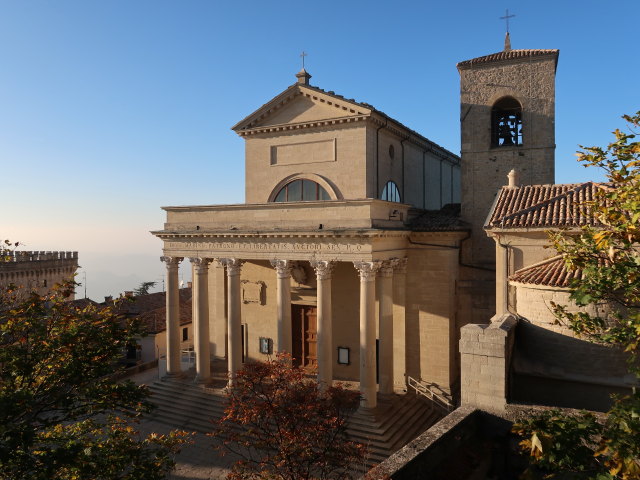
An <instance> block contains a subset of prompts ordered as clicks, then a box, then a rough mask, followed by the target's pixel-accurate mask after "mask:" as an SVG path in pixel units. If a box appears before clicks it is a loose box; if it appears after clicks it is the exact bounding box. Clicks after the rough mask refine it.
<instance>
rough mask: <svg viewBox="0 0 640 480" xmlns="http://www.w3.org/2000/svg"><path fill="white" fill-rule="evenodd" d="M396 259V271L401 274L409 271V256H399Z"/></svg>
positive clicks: (394, 267)
mask: <svg viewBox="0 0 640 480" xmlns="http://www.w3.org/2000/svg"><path fill="white" fill-rule="evenodd" d="M396 260H397V262H396V264H395V265H394V266H393V271H394V273H397V274H400V275H403V274H405V273H407V262H408V261H409V259H408V258H407V257H403V258H398V259H396Z"/></svg>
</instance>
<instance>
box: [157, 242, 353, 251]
mask: <svg viewBox="0 0 640 480" xmlns="http://www.w3.org/2000/svg"><path fill="white" fill-rule="evenodd" d="M364 247H365V246H364V245H362V244H352V243H336V242H331V243H329V242H327V243H325V242H321V243H320V242H319V243H300V242H264V241H262V242H251V241H248V242H247V241H245V242H175V241H173V242H165V244H164V248H165V249H167V250H173V249H175V250H196V251H217V252H220V251H234V252H235V251H245V252H258V251H268V252H319V253H332V252H333V253H357V252H362V251H364V250H365V249H364Z"/></svg>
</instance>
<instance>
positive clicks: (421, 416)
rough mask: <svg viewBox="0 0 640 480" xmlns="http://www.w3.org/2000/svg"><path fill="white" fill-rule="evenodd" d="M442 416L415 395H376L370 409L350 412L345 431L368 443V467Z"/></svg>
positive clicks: (354, 437)
mask: <svg viewBox="0 0 640 480" xmlns="http://www.w3.org/2000/svg"><path fill="white" fill-rule="evenodd" d="M443 417H444V415H442V414H441V413H440V412H438V411H437V410H434V409H433V408H432V407H431V406H430V405H429V402H427V401H426V400H425V399H423V398H422V397H420V396H418V395H413V394H406V395H389V396H384V397H383V396H382V395H380V396H379V397H378V406H377V407H376V409H375V410H374V411H373V412H367V411H363V410H358V411H356V412H355V413H354V414H353V415H352V417H351V419H350V420H349V424H348V426H347V433H348V434H349V436H350V437H351V438H352V439H353V440H355V441H357V442H360V443H363V444H364V445H367V446H368V447H369V458H368V459H367V466H368V467H369V468H371V467H372V466H373V465H375V464H378V463H380V462H382V461H383V460H385V459H386V458H387V457H389V456H390V455H391V454H393V453H394V452H396V451H397V450H399V449H400V448H402V447H403V446H405V445H406V444H407V443H409V442H410V441H411V440H413V439H414V438H416V437H417V436H418V435H420V434H421V433H422V432H424V431H425V430H427V429H428V428H430V427H431V426H432V425H433V424H435V423H436V422H437V421H439V420H440V419H441V418H443Z"/></svg>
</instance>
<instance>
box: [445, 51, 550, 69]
mask: <svg viewBox="0 0 640 480" xmlns="http://www.w3.org/2000/svg"><path fill="white" fill-rule="evenodd" d="M559 53H560V50H555V49H550V50H508V51H502V52H497V53H492V54H490V55H485V56H483V57H478V58H472V59H471V60H465V61H464V62H460V63H458V65H457V67H458V69H465V68H470V67H472V66H473V65H477V64H483V63H491V62H501V61H505V60H514V59H519V58H531V57H540V56H544V55H555V56H556V62H557V57H558V55H559Z"/></svg>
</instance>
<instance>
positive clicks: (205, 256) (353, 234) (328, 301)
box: [154, 200, 410, 408]
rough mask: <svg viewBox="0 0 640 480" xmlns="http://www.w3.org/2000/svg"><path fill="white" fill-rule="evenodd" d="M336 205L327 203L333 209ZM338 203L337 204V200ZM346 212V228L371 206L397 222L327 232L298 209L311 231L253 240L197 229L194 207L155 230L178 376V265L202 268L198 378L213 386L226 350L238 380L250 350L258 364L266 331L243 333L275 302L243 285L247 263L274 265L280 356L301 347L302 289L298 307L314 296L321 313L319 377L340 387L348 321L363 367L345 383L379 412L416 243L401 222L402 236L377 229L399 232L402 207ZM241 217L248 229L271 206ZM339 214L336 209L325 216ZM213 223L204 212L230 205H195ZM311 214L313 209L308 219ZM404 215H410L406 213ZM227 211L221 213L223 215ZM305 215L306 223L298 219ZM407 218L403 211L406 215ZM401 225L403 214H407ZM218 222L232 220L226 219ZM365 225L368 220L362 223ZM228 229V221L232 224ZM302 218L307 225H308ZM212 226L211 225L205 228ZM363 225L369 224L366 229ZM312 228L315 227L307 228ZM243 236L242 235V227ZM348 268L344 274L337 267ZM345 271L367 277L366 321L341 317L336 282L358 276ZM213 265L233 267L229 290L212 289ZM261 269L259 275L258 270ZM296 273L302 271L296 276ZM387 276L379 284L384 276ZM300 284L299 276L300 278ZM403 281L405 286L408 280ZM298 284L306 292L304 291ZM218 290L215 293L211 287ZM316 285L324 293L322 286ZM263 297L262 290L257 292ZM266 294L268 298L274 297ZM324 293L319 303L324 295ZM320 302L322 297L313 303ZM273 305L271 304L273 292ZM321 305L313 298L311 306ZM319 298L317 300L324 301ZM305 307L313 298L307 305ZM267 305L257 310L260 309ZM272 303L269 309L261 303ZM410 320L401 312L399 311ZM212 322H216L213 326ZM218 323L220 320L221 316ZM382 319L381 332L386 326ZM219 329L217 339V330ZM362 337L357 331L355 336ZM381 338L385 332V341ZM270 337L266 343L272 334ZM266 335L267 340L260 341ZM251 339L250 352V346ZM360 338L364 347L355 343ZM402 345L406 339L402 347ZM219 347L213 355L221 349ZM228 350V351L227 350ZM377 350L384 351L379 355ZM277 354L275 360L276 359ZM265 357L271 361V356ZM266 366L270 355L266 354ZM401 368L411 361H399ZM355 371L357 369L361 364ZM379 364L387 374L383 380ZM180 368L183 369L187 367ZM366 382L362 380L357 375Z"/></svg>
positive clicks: (362, 303)
mask: <svg viewBox="0 0 640 480" xmlns="http://www.w3.org/2000/svg"><path fill="white" fill-rule="evenodd" d="M325 203H326V202H325ZM330 203H333V202H330ZM338 203H340V209H341V210H342V215H343V218H344V219H343V221H344V222H345V223H346V221H347V220H348V218H347V217H348V216H349V214H351V213H352V210H356V212H353V214H354V216H355V215H357V213H359V212H361V210H362V208H363V206H365V207H368V208H369V209H370V211H375V212H378V213H381V212H384V211H385V209H384V208H383V207H386V210H387V215H382V217H383V218H369V225H368V227H369V228H363V229H354V228H342V229H340V230H337V229H335V228H334V229H331V230H328V229H324V228H323V229H322V230H320V229H318V228H315V229H313V230H312V229H310V228H309V227H310V226H311V225H314V226H317V225H319V220H318V219H315V218H313V217H314V215H313V213H314V211H315V209H314V206H313V205H311V206H309V205H307V204H300V203H298V204H290V205H288V210H289V213H290V215H291V217H294V218H295V217H299V218H300V219H302V218H304V217H306V218H307V222H308V223H307V225H302V224H299V225H298V227H299V228H296V229H295V230H293V231H290V230H284V229H277V230H276V229H275V228H274V227H273V224H271V228H270V229H269V230H268V231H267V230H264V229H262V228H261V229H260V232H259V233H257V232H255V231H254V232H251V231H248V230H245V229H244V228H243V229H242V230H239V229H235V230H232V229H229V228H227V229H225V230H224V231H221V230H220V229H218V228H215V227H216V226H218V227H223V225H215V224H211V223H210V224H209V225H207V227H208V228H207V229H206V230H205V229H204V228H203V227H202V226H200V225H195V226H194V225H189V224H188V221H189V219H190V217H191V214H192V213H193V212H192V208H190V207H167V208H166V210H167V212H168V219H169V222H168V223H167V224H166V225H165V229H164V230H163V231H160V232H154V234H155V235H157V236H158V237H160V238H161V239H162V240H163V241H164V254H165V255H164V256H163V257H162V260H163V261H164V262H165V263H166V266H167V290H168V295H167V312H168V313H167V326H168V328H167V331H168V339H169V340H168V353H167V358H168V359H169V362H168V365H169V366H168V372H169V373H170V374H175V373H178V372H176V368H177V367H176V360H175V358H179V352H178V351H177V350H178V348H179V346H176V345H175V343H176V342H175V340H173V339H174V337H176V336H177V335H178V333H179V332H178V331H177V325H178V322H177V318H178V316H179V312H178V308H179V306H178V304H177V301H176V300H175V299H176V298H177V293H176V292H177V289H178V282H177V265H178V263H179V262H180V261H181V260H182V259H184V258H188V259H190V261H191V262H192V264H193V265H194V294H195V301H194V323H195V325H194V328H195V331H196V332H197V335H196V339H197V341H196V344H195V351H196V373H197V380H198V381H201V382H207V381H208V379H209V378H210V367H209V361H208V360H209V359H210V358H211V351H212V350H214V351H224V352H226V357H227V364H228V373H229V382H231V383H232V382H233V381H234V377H235V373H236V372H237V371H238V370H239V369H240V368H241V366H242V354H243V348H244V351H245V352H246V353H247V354H248V355H249V357H252V358H256V355H255V350H256V348H255V347H256V346H258V341H256V340H258V339H256V338H255V337H256V336H257V335H258V334H259V332H258V333H254V331H253V330H259V328H258V327H257V326H253V325H252V328H251V329H250V330H249V331H246V332H245V333H244V337H243V333H242V325H243V324H247V323H249V324H250V323H251V322H250V321H249V322H247V319H248V318H247V317H248V314H249V312H248V311H247V312H243V310H252V309H254V310H255V309H256V308H258V306H260V307H263V308H262V309H263V310H266V311H268V310H269V309H267V308H264V307H266V306H267V305H265V304H268V303H270V302H269V301H268V300H267V301H263V300H262V298H253V297H251V295H252V293H251V291H250V290H251V289H252V288H253V284H251V282H250V281H248V280H247V278H246V277H248V276H249V275H245V276H244V279H243V272H242V270H243V268H244V265H245V264H250V265H253V266H255V265H256V264H258V265H261V266H265V265H269V266H270V267H271V269H272V270H271V273H269V274H266V272H265V273H264V274H263V275H264V276H261V280H260V282H261V283H260V284H259V285H260V286H261V290H262V289H264V288H265V287H266V289H267V290H271V289H272V288H273V287H275V302H274V303H275V307H276V308H275V313H276V319H275V320H276V322H275V323H276V331H275V332H274V333H275V335H274V337H275V342H274V345H273V353H275V352H288V353H292V352H293V346H292V319H291V311H292V284H293V285H294V290H296V291H297V293H298V295H294V298H298V300H293V301H294V302H298V303H300V302H301V300H299V297H300V292H302V293H303V294H306V298H307V303H308V304H311V305H315V307H316V308H317V337H316V345H315V347H316V352H317V375H318V380H319V382H320V383H321V385H324V386H326V385H330V384H331V382H332V381H333V379H334V365H337V347H338V346H339V345H338V343H339V342H337V341H336V340H335V336H334V322H335V321H336V320H338V321H339V322H341V326H340V327H339V328H338V330H339V332H338V333H339V334H340V337H341V338H344V337H345V334H344V330H345V326H344V324H346V323H351V324H353V325H352V326H353V327H355V326H357V329H356V330H357V332H358V337H357V339H352V341H351V343H350V342H349V340H348V339H346V338H345V341H343V342H342V343H344V344H345V345H346V344H349V343H350V345H349V346H348V347H345V348H349V349H350V357H351V358H352V359H353V358H359V362H358V367H357V369H356V368H354V365H347V366H344V365H343V366H341V370H343V373H342V375H340V376H341V378H342V379H345V378H344V377H345V373H344V371H347V377H350V379H352V380H356V379H357V380H359V381H360V385H361V390H362V393H363V401H362V404H363V406H364V407H369V408H371V407H375V405H376V391H377V388H376V376H379V377H380V379H381V389H380V391H381V393H391V392H393V385H394V379H393V372H394V368H393V357H394V355H393V351H394V336H393V328H392V325H393V323H394V322H399V323H403V322H404V319H402V318H395V319H394V317H393V292H394V290H395V291H396V292H397V293H396V295H399V296H401V297H402V296H404V285H403V284H401V283H398V280H397V279H396V280H395V282H396V284H395V285H394V270H395V269H396V268H397V267H398V265H401V264H404V263H406V254H407V253H406V247H407V237H408V234H409V233H410V232H408V231H406V230H403V229H399V228H398V227H401V226H403V223H402V222H401V221H400V220H399V219H398V220H396V225H393V226H395V227H396V229H389V228H384V229H383V228H376V227H377V223H378V222H384V223H385V226H389V222H390V220H389V213H390V210H389V208H390V207H392V209H393V210H396V211H397V210H398V207H399V206H398V205H397V204H396V205H392V206H390V205H389V204H388V202H383V201H380V200H368V201H355V202H347V201H339V202H338ZM243 207H244V208H242V210H241V212H240V211H237V213H238V215H236V217H235V218H236V223H238V224H242V218H244V217H246V216H256V215H257V213H259V212H260V211H261V210H264V206H263V205H244V206H243ZM326 207H329V208H331V207H330V206H326V205H325V208H326ZM193 208H195V209H196V210H198V213H199V214H200V216H201V219H202V216H204V215H203V214H204V213H205V212H203V209H206V210H207V212H208V213H211V214H213V213H218V212H220V211H223V212H224V211H227V210H228V206H222V207H220V206H214V207H193ZM301 210H306V215H305V214H304V213H305V212H301ZM404 210H405V211H404V212H401V213H403V214H406V213H407V212H406V210H407V209H406V208H405V209H404ZM216 211H217V212H216ZM298 214H300V215H298ZM396 215H398V213H396ZM398 216H399V217H400V216H401V215H398ZM217 217H218V218H220V217H224V215H219V216H217ZM361 220H362V219H360V222H359V223H361ZM222 221H224V219H223V220H222ZM301 221H302V220H300V222H301ZM203 223H204V222H203ZM358 226H360V225H358ZM304 227H307V228H304ZM236 228H237V227H236ZM338 265H340V268H338V269H337V270H336V267H337V266H338ZM344 265H349V266H350V269H352V271H353V275H356V274H357V277H358V279H359V285H360V287H359V294H358V295H357V296H356V295H352V297H353V298H352V302H353V303H354V304H357V305H359V316H358V317H355V318H351V317H349V316H348V315H344V314H342V313H341V312H336V311H335V306H334V303H333V301H332V297H333V295H332V291H333V290H334V286H337V287H338V288H340V287H342V286H343V283H344V281H343V279H342V278H341V276H343V275H344V274H343V273H340V274H338V275H337V276H336V271H337V272H345V271H346V272H349V270H345V268H344ZM212 266H214V267H216V268H219V267H222V268H224V270H225V272H226V281H225V282H223V284H220V283H221V282H217V283H218V285H212V283H211V282H209V281H208V277H209V276H208V273H209V270H210V269H211V268H212ZM254 268H255V267H254ZM294 268H296V269H297V271H298V272H300V271H305V269H306V270H308V271H309V272H313V276H314V277H315V278H312V279H301V278H299V275H298V278H297V279H294V278H293V277H292V270H293V269H294ZM294 273H295V272H294ZM378 275H380V276H379V277H377V276H378ZM294 276H295V275H294ZM377 278H378V280H377V282H378V284H379V285H378V289H377V291H378V295H376V279H377ZM398 278H402V279H403V280H404V275H400V276H399V277H398ZM296 284H297V286H296ZM212 286H213V288H211V287H212ZM313 287H315V288H313ZM218 289H222V290H225V289H226V292H227V295H226V299H225V308H220V306H218V307H217V308H215V307H214V306H213V305H212V304H211V298H210V297H213V298H217V299H220V298H224V296H221V295H220V294H219V292H217V291H216V290H218ZM254 293H255V292H254ZM265 293H266V292H262V291H260V292H259V293H258V297H261V296H262V295H265ZM314 294H315V295H314ZM314 296H315V299H313V297H314ZM377 296H378V297H379V298H378V303H379V305H378V310H376V297H377ZM266 297H268V298H269V299H271V297H272V294H271V292H269V293H268V294H266ZM308 298H311V300H308ZM314 300H315V301H314ZM302 302H303V303H304V300H302ZM256 304H257V305H256ZM261 304H263V305H261ZM220 311H226V316H225V317H226V318H220V315H219V314H216V313H215V312H220ZM397 311H398V312H400V311H401V310H397ZM210 314H212V316H213V318H209V317H210ZM216 315H217V316H216ZM377 320H379V322H380V323H379V326H378V325H377ZM210 330H211V331H210ZM351 330H353V328H352V329H351ZM222 331H224V332H226V337H227V338H226V345H224V348H216V345H215V343H216V342H218V341H219V340H218V339H220V338H224V335H221V332H222ZM378 332H379V334H378ZM265 336H266V335H265ZM262 337H263V336H262V335H260V338H262ZM377 337H379V345H378V346H376V338H377ZM243 340H244V341H245V342H248V343H249V345H245V346H244V347H243ZM353 340H357V342H356V341H353ZM395 343H396V344H397V343H398V342H397V340H396V341H395ZM212 346H213V347H214V348H211V347H212ZM220 347H222V346H220ZM377 349H378V350H379V351H380V352H381V354H380V355H378V356H376V351H377ZM269 353H271V352H269ZM263 354H264V353H263ZM398 356H404V352H403V351H401V350H400V351H398ZM257 357H258V358H261V356H260V355H257ZM399 361H401V360H399ZM350 363H353V362H352V361H351V362H350ZM376 364H377V365H378V374H377V373H376ZM177 365H179V360H178V363H177ZM354 374H356V375H354ZM396 380H397V382H396V383H398V384H400V385H401V384H402V383H403V382H404V379H402V378H399V379H396Z"/></svg>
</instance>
